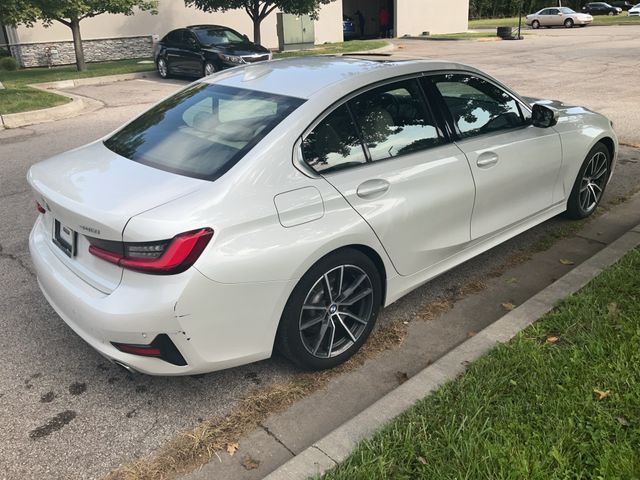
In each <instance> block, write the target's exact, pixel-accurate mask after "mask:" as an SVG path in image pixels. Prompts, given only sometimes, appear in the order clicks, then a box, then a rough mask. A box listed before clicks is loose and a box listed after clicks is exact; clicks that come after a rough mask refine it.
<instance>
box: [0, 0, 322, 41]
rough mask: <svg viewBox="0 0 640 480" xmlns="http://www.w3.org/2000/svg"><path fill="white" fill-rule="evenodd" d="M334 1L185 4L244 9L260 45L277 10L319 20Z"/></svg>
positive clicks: (202, 0)
mask: <svg viewBox="0 0 640 480" xmlns="http://www.w3.org/2000/svg"><path fill="white" fill-rule="evenodd" d="M3 1H4V0H3ZM332 1H334V0H184V3H185V5H187V6H188V7H190V6H194V7H196V8H198V9H200V10H202V11H204V12H225V11H227V10H233V9H235V8H243V9H244V11H245V12H247V15H249V17H250V18H251V20H252V21H253V41H254V42H255V43H260V41H261V36H260V24H261V23H262V21H263V20H264V19H265V18H267V17H268V16H269V14H270V13H271V12H273V11H274V10H275V9H276V8H279V9H280V10H282V11H283V12H284V13H293V14H294V15H311V17H312V18H317V16H318V10H319V8H320V6H321V5H326V4H327V3H331V2H332Z"/></svg>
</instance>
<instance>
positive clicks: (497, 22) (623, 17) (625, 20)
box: [469, 12, 640, 29]
mask: <svg viewBox="0 0 640 480" xmlns="http://www.w3.org/2000/svg"><path fill="white" fill-rule="evenodd" d="M524 17H525V15H523V16H522V27H523V28H527V27H526V25H525V23H524ZM624 24H638V25H640V17H630V16H629V15H627V14H626V12H625V13H621V14H620V15H614V16H612V17H610V16H608V15H596V16H594V17H593V24H592V25H624ZM502 26H505V27H517V26H518V17H507V18H484V19H481V20H469V28H470V29H474V28H496V27H502Z"/></svg>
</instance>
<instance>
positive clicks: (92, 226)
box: [27, 142, 208, 294]
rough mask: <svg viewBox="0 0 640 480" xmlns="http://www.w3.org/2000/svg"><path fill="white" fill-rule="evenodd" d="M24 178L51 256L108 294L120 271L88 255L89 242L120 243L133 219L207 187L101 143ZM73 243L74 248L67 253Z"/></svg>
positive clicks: (66, 155) (51, 161)
mask: <svg viewBox="0 0 640 480" xmlns="http://www.w3.org/2000/svg"><path fill="white" fill-rule="evenodd" d="M27 178H28V181H29V184H30V185H31V187H32V188H33V190H34V194H35V197H36V200H37V201H38V202H39V203H40V204H41V205H42V206H43V207H44V208H45V210H46V213H45V214H44V217H45V219H44V224H45V228H47V229H49V232H50V234H51V239H52V241H51V244H50V248H51V249H52V251H54V252H55V254H56V255H57V256H58V258H60V260H61V261H62V262H63V263H64V264H65V265H66V266H67V267H68V268H69V269H70V270H72V271H73V272H74V273H75V274H76V275H78V276H79V277H80V278H82V279H83V280H84V281H86V282H87V283H89V284H90V285H92V286H93V287H94V288H96V289H98V290H100V291H102V292H104V293H107V294H108V293H111V292H112V291H113V290H114V289H115V288H116V287H117V286H118V285H119V284H120V280H121V278H122V268H121V267H119V266H117V265H113V264H110V263H107V262H105V261H104V260H101V259H99V258H97V257H95V256H93V255H91V254H90V253H89V245H90V244H89V240H88V238H87V237H94V238H99V239H103V240H112V241H122V233H123V231H124V228H125V226H126V224H127V222H128V221H129V219H131V217H133V216H135V215H137V214H139V213H142V212H144V211H147V210H149V209H152V208H154V207H157V206H159V205H162V204H165V203H167V202H170V201H172V200H175V199H176V198H179V197H182V196H184V195H187V194H189V193H191V192H193V191H195V190H197V189H199V188H201V187H202V186H203V185H205V184H207V183H208V182H205V181H203V180H198V179H194V178H190V177H185V176H180V175H176V174H173V173H169V172H166V171H163V170H159V169H156V168H153V167H149V166H146V165H143V164H140V163H137V162H134V161H131V160H128V159H126V158H124V157H121V156H120V155H117V154H116V153H114V152H112V151H111V150H109V149H107V148H106V147H105V146H104V144H103V143H102V142H96V143H93V144H90V145H87V146H86V147H81V148H79V149H76V150H72V151H70V152H67V153H63V154H61V155H58V156H56V157H53V158H51V159H49V160H46V161H44V162H40V163H38V164H36V165H34V166H32V167H31V169H30V170H29V173H28V176H27ZM176 233H179V232H176ZM158 240H161V239H158ZM72 243H75V245H74V247H75V248H74V249H73V250H74V251H73V252H69V251H68V250H69V248H68V247H69V246H70V245H71V244H72Z"/></svg>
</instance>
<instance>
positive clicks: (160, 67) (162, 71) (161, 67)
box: [158, 58, 169, 78]
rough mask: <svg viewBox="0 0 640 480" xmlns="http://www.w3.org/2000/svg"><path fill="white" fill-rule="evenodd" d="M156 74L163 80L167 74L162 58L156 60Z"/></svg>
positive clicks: (165, 63) (164, 61)
mask: <svg viewBox="0 0 640 480" xmlns="http://www.w3.org/2000/svg"><path fill="white" fill-rule="evenodd" d="M158 73H159V74H160V76H161V77H162V78H165V77H166V76H167V73H169V72H168V69H167V62H166V60H165V59H164V58H161V59H160V60H158Z"/></svg>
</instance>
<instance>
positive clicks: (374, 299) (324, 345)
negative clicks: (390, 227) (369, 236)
mask: <svg viewBox="0 0 640 480" xmlns="http://www.w3.org/2000/svg"><path fill="white" fill-rule="evenodd" d="M340 269H342V270H340ZM340 275H341V276H340ZM361 277H366V279H361ZM324 279H327V281H326V283H325V282H324ZM339 279H341V280H339ZM359 279H360V280H359ZM358 280H359V283H358ZM338 285H339V286H338ZM343 285H344V288H342V287H343ZM349 285H351V286H354V285H355V287H354V288H353V289H352V288H351V286H349ZM327 289H328V290H329V291H330V295H329V296H332V295H334V294H335V295H336V298H335V299H333V298H332V300H331V303H330V305H327V303H329V302H327V301H325V300H326V297H327ZM368 290H370V291H371V293H370V294H369V293H367V291H368ZM323 292H324V293H323ZM344 294H347V296H346V297H345V296H344ZM362 294H366V296H365V297H363V299H361V300H358V303H356V305H348V301H350V300H352V299H354V298H357V297H358V296H361V295H362ZM319 295H320V296H321V297H322V298H321V299H320V297H319ZM310 299H311V300H314V299H319V300H318V301H317V303H316V302H315V301H310ZM320 300H321V301H320ZM343 301H344V302H345V303H342V302H343ZM305 302H307V303H305ZM309 305H314V306H311V307H310V306H309ZM358 305H359V306H358ZM381 305H382V280H381V278H380V272H379V271H378V269H377V267H376V265H375V264H374V263H373V261H372V260H371V259H370V258H369V257H367V256H366V255H365V254H364V253H362V252H360V251H359V250H356V249H353V248H345V249H342V250H338V251H336V252H334V253H331V254H329V255H327V256H325V257H323V258H322V259H320V260H319V261H318V262H316V264H315V265H313V266H312V267H311V268H310V269H309V271H308V272H307V273H305V275H304V276H303V277H302V278H301V279H300V281H299V282H298V284H297V285H296V287H295V288H294V289H293V292H292V293H291V296H290V297H289V300H288V301H287V304H286V306H285V308H284V311H283V313H282V317H281V319H280V325H279V327H278V334H277V337H276V348H277V350H278V351H279V352H280V353H282V354H283V355H284V356H285V357H287V358H288V359H289V360H291V362H293V363H294V364H295V365H296V366H298V367H300V368H302V369H305V370H324V369H327V368H333V367H336V366H338V365H340V364H341V363H343V362H345V361H347V360H348V359H349V358H350V357H351V356H352V355H353V354H355V353H356V352H357V351H358V350H359V349H360V347H361V346H362V344H363V343H364V342H365V341H366V340H367V338H368V337H369V335H370V333H371V330H372V329H373V327H374V325H375V322H376V318H377V316H378V312H379V311H380V307H381ZM305 306H306V308H304V309H303V307H305ZM334 306H335V308H336V309H335V310H331V309H332V308H333V307H334ZM363 306H364V307H366V308H364V309H363V308H362V307H363ZM358 308H360V311H361V312H362V313H358V311H356V310H357V309H358ZM354 309H355V310H354ZM313 312H315V313H313ZM331 312H332V313H331ZM344 312H350V313H352V314H355V316H356V318H361V320H362V319H365V317H366V320H367V321H366V324H362V322H356V321H355V320H353V319H350V317H348V316H346V315H344ZM340 314H342V315H340ZM314 316H315V317H316V319H313V317H314ZM319 318H321V320H317V319H319ZM314 322H315V323H314ZM305 324H307V325H309V324H311V326H307V327H305V326H304V325H305ZM325 324H326V325H327V326H325ZM332 325H333V327H332ZM350 325H351V326H350ZM323 328H324V330H323ZM347 332H350V333H347ZM327 337H328V338H327ZM336 338H338V340H335V339H336ZM318 339H319V340H318ZM353 339H355V342H354V341H353ZM334 341H335V342H334ZM330 342H331V343H330ZM340 342H343V343H340ZM334 343H335V351H334V355H333V356H332V355H331V353H332V350H331V347H330V346H329V344H330V345H331V346H334ZM313 344H315V345H318V346H316V347H315V350H316V352H315V354H314V352H312V351H311V350H313V346H312V345H313ZM325 352H326V356H325Z"/></svg>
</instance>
